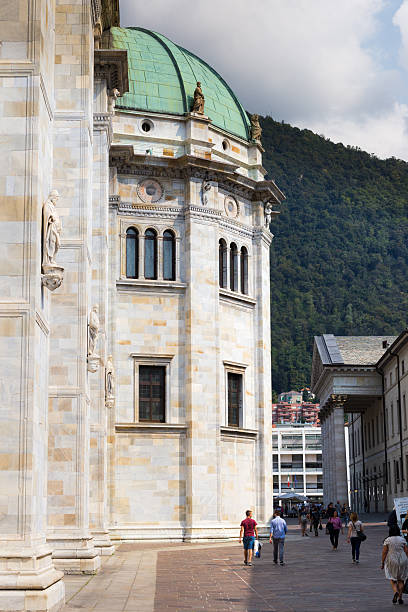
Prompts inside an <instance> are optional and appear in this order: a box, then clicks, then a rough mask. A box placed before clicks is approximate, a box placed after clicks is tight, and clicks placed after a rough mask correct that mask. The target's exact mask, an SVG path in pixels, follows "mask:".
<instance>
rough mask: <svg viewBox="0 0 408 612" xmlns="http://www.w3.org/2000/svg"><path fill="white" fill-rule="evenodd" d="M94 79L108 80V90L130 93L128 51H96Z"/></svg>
mask: <svg viewBox="0 0 408 612" xmlns="http://www.w3.org/2000/svg"><path fill="white" fill-rule="evenodd" d="M94 57H95V64H94V78H96V79H106V83H107V88H108V90H112V89H115V88H116V89H118V90H119V91H120V93H121V94H124V93H125V92H127V91H129V77H128V62H127V51H126V50H124V49H95V55H94Z"/></svg>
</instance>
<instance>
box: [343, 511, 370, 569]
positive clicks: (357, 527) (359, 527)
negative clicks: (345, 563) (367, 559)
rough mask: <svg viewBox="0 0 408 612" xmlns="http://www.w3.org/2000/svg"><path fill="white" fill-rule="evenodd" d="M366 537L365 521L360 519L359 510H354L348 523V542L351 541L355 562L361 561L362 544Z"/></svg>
mask: <svg viewBox="0 0 408 612" xmlns="http://www.w3.org/2000/svg"><path fill="white" fill-rule="evenodd" d="M366 539H367V536H366V534H365V533H364V529H363V523H362V522H361V521H359V520H358V514H357V512H352V513H351V514H350V522H349V524H348V534H347V542H348V543H349V544H350V543H351V556H352V557H353V563H360V546H361V542H364V540H366Z"/></svg>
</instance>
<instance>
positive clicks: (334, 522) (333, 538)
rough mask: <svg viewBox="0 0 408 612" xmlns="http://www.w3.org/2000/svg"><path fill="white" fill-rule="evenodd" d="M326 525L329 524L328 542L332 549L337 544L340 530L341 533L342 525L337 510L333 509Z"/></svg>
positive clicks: (334, 548) (335, 547)
mask: <svg viewBox="0 0 408 612" xmlns="http://www.w3.org/2000/svg"><path fill="white" fill-rule="evenodd" d="M327 525H330V527H329V534H330V542H331V543H332V546H333V550H337V547H338V545H339V534H340V531H341V533H343V525H342V523H341V518H340V517H339V516H338V514H337V510H335V511H334V514H333V516H332V517H331V518H329V520H328V522H327Z"/></svg>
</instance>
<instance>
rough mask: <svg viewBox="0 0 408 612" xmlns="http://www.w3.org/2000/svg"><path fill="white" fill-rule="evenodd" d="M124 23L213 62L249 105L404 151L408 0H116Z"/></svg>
mask: <svg viewBox="0 0 408 612" xmlns="http://www.w3.org/2000/svg"><path fill="white" fill-rule="evenodd" d="M120 7H121V25H122V26H130V25H134V26H141V27H145V28H148V29H152V30H155V31H157V32H160V33H162V34H164V35H166V36H168V37H169V38H170V39H171V40H173V41H174V42H176V43H178V44H180V45H181V46H183V47H185V48H186V49H189V50H190V51H192V52H193V53H195V54H196V55H198V56H200V57H201V58H202V59H204V60H206V61H207V62H208V63H209V64H210V65H212V66H213V67H214V68H215V69H216V70H217V71H218V72H219V73H220V74H221V75H222V76H223V77H224V79H225V80H226V81H227V82H228V83H229V85H230V86H231V87H232V89H233V90H234V91H235V93H236V95H237V96H238V97H239V99H240V100H241V102H242V103H243V105H244V106H245V108H247V109H248V110H249V111H251V112H258V113H260V114H263V115H265V114H268V115H271V116H272V117H273V118H274V119H276V120H279V121H281V120H284V121H285V122H287V123H291V124H292V125H296V126H298V127H301V128H302V127H307V128H309V129H311V130H313V131H314V132H317V133H318V134H324V135H325V136H326V137H328V138H330V139H331V140H333V141H335V142H343V143H344V144H350V145H355V146H359V147H361V148H362V149H365V150H366V151H369V152H370V153H375V154H376V155H378V156H379V157H390V156H395V157H400V158H402V159H405V160H408V0H201V1H197V0H196V1H193V0H120Z"/></svg>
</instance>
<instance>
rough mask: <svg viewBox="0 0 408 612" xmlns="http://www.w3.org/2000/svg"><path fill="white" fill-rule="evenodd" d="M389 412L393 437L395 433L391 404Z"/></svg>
mask: <svg viewBox="0 0 408 612" xmlns="http://www.w3.org/2000/svg"><path fill="white" fill-rule="evenodd" d="M390 410H391V431H392V435H394V434H395V431H394V406H393V405H392V404H391V408H390Z"/></svg>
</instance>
